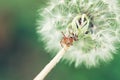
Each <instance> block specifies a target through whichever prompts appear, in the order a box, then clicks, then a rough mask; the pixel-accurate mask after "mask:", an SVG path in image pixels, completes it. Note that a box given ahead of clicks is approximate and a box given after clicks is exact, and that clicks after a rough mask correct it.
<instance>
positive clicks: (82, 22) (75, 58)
mask: <svg viewBox="0 0 120 80" xmlns="http://www.w3.org/2000/svg"><path fill="white" fill-rule="evenodd" d="M117 4H118V3H117V1H116V0H111V1H109V0H51V1H50V2H48V6H47V7H45V8H44V9H43V10H42V12H40V15H41V16H42V18H43V19H42V20H40V21H39V20H38V21H39V22H38V24H39V27H38V33H40V34H41V35H42V39H43V41H44V42H45V45H46V50H47V51H51V52H52V51H56V52H57V51H59V50H60V49H61V45H60V41H61V39H62V34H61V32H62V31H63V32H65V33H66V34H68V32H70V31H71V32H74V33H76V34H78V38H79V40H78V41H76V42H74V44H73V45H72V46H71V47H70V49H69V50H68V51H67V53H66V54H65V55H64V56H63V58H62V59H63V60H65V61H67V62H68V63H69V64H72V63H74V64H75V67H78V66H80V65H85V66H86V67H88V68H89V67H92V66H93V67H96V66H98V65H100V63H101V62H108V61H110V60H112V59H113V53H115V51H116V46H115V44H116V43H117V42H119V41H120V38H119V36H120V26H119V25H120V24H119V21H120V20H119V18H120V16H119V7H118V5H117ZM78 28H79V29H78ZM53 55H54V54H53Z"/></svg>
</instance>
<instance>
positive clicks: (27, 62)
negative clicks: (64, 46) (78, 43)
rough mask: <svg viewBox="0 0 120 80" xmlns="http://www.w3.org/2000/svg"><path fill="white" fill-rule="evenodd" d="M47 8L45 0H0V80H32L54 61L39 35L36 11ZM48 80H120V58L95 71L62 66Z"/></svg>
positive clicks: (115, 56)
mask: <svg viewBox="0 0 120 80" xmlns="http://www.w3.org/2000/svg"><path fill="white" fill-rule="evenodd" d="M45 5H46V0H3V1H2V0H0V80H32V79H33V78H34V77H35V76H36V75H37V74H38V73H39V72H40V71H41V70H42V68H43V67H44V66H45V65H46V64H47V63H48V62H49V61H50V60H51V59H52V58H51V57H50V55H49V54H48V53H47V52H46V51H45V50H44V44H43V43H42V42H41V41H38V38H40V37H39V35H38V34H37V33H36V27H37V25H36V20H37V19H38V13H37V10H38V9H40V8H42V7H43V6H45ZM117 53H120V48H118V50H117ZM45 80H120V54H115V55H114V60H112V61H111V62H110V63H107V64H102V65H101V66H100V67H98V68H92V69H86V68H85V67H84V66H82V67H80V68H77V69H75V68H74V66H73V65H71V66H69V65H66V64H64V62H60V63H59V64H58V65H57V66H56V67H55V68H54V69H53V70H52V71H51V72H50V73H49V75H48V76H47V77H46V78H45Z"/></svg>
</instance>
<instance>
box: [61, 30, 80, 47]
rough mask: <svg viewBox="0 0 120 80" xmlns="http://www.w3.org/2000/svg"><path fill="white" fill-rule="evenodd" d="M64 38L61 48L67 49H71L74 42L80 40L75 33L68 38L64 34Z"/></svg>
mask: <svg viewBox="0 0 120 80" xmlns="http://www.w3.org/2000/svg"><path fill="white" fill-rule="evenodd" d="M62 34H63V38H62V40H61V41H60V44H61V46H62V47H63V46H65V45H66V46H67V47H70V46H71V45H73V42H74V41H77V40H78V36H77V35H76V34H74V33H72V36H66V35H65V34H64V33H63V32H62Z"/></svg>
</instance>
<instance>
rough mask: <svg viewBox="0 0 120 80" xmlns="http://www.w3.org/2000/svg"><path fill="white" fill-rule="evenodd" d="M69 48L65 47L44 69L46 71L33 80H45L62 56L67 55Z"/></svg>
mask: <svg viewBox="0 0 120 80" xmlns="http://www.w3.org/2000/svg"><path fill="white" fill-rule="evenodd" d="M67 49H68V47H67V46H64V48H62V49H61V50H60V51H59V52H58V54H57V55H56V56H55V57H54V58H53V59H52V60H51V61H50V62H49V63H48V64H47V65H46V66H45V67H44V69H43V70H42V71H41V72H40V73H39V74H38V75H37V76H36V77H35V78H34V79H33V80H43V79H44V78H45V77H46V76H47V74H48V73H49V72H50V71H51V70H52V69H53V68H54V67H55V65H56V64H57V63H58V62H59V61H60V59H61V58H62V56H63V55H64V54H65V52H66V50H67Z"/></svg>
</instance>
